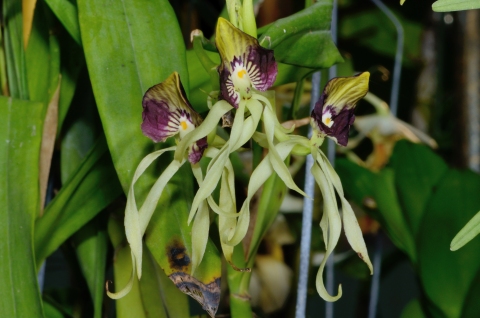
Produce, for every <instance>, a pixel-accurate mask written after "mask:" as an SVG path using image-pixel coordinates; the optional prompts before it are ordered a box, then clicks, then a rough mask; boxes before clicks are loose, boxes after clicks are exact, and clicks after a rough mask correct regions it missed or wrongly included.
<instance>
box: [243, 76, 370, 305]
mask: <svg viewBox="0 0 480 318" xmlns="http://www.w3.org/2000/svg"><path fill="white" fill-rule="evenodd" d="M369 77H370V74H369V73H368V72H365V73H361V74H359V75H357V76H353V77H339V78H334V79H332V80H330V81H329V82H328V83H327V85H326V86H325V89H324V90H323V94H322V96H321V97H320V100H319V101H318V102H317V103H316V104H315V108H314V109H313V111H312V114H311V117H310V123H311V125H312V128H313V132H312V137H311V139H310V140H309V139H307V138H305V137H302V136H295V135H287V137H288V138H287V139H286V140H284V141H282V142H279V143H278V144H276V145H275V148H276V149H277V151H278V153H279V154H280V156H281V159H285V158H286V157H287V156H288V154H290V153H294V154H298V155H307V154H311V155H312V156H313V158H314V165H313V166H312V168H311V172H312V174H313V176H314V178H315V181H316V182H317V184H318V186H319V188H320V190H321V192H322V196H323V216H322V219H321V222H320V227H321V229H322V232H323V238H324V242H325V248H326V252H325V257H324V259H323V261H322V262H321V264H320V268H319V271H318V274H317V279H316V286H317V291H318V293H319V294H320V296H321V297H322V298H323V299H325V300H327V301H336V300H337V299H339V298H340V297H341V295H342V290H341V287H339V291H338V294H337V295H336V296H331V295H330V294H328V292H327V290H326V289H325V286H324V283H323V269H324V267H325V264H326V261H327V258H328V257H329V256H330V254H331V253H332V251H333V249H334V248H335V246H336V245H337V242H338V239H339V236H340V233H341V229H342V220H343V227H344V231H345V235H346V237H347V240H348V242H349V243H350V245H351V247H352V249H353V250H354V251H355V252H356V253H357V254H358V256H359V257H360V258H361V259H362V260H363V261H364V262H365V263H366V264H367V266H368V267H369V269H370V271H371V272H373V267H372V264H371V262H370V259H369V257H368V252H367V249H366V246H365V242H364V240H363V237H362V232H361V230H360V227H359V225H358V221H357V219H356V217H355V214H354V212H353V210H352V207H351V206H350V204H349V203H348V201H347V200H346V199H345V196H344V192H343V188H342V184H341V181H340V178H339V177H338V175H337V173H336V172H335V170H334V169H333V167H332V165H331V164H330V162H329V161H328V159H327V157H326V156H325V154H324V153H323V152H322V151H321V150H320V148H319V147H320V146H321V144H322V143H323V141H324V139H325V137H328V138H330V139H332V140H334V141H335V142H336V143H337V144H338V145H340V146H345V145H346V144H347V142H348V133H349V129H350V126H351V125H352V124H353V122H354V120H355V115H354V114H353V112H354V108H355V106H356V104H357V102H358V101H359V100H360V99H361V98H363V97H364V96H365V94H366V93H367V91H368V80H369ZM254 138H256V140H257V141H258V142H259V143H261V144H262V143H263V144H265V138H266V137H265V136H264V135H263V134H260V133H256V134H255V136H254ZM269 155H270V153H269V154H268V155H267V157H268V156H269ZM267 157H265V158H264V159H263V160H262V162H261V163H260V164H259V165H258V167H257V168H256V169H255V171H254V172H253V173H252V176H251V178H250V182H249V186H248V187H249V188H248V196H247V201H248V200H250V199H251V197H252V195H253V193H254V192H255V191H257V190H258V189H259V187H260V185H261V184H263V183H264V182H265V180H266V177H268V176H267V175H266V173H267V172H272V171H273V169H272V166H271V164H270V162H269V161H268V159H267ZM335 192H336V193H337V194H338V196H339V198H340V201H341V205H342V216H341V215H340V213H339V210H338V206H337V199H336V195H335ZM242 209H248V203H247V204H246V205H245V204H244V206H243V207H242Z"/></svg>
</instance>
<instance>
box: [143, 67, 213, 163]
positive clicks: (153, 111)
mask: <svg viewBox="0 0 480 318" xmlns="http://www.w3.org/2000/svg"><path fill="white" fill-rule="evenodd" d="M142 106H143V114H142V118H143V123H142V126H141V127H142V132H143V134H144V135H145V136H147V137H149V138H150V139H152V140H153V141H154V142H160V141H161V142H164V141H165V140H166V139H167V138H169V137H172V136H174V135H177V134H179V136H180V138H182V137H184V136H185V135H186V134H187V133H189V132H190V131H192V130H193V129H195V127H198V126H199V125H200V124H201V123H202V118H201V117H200V115H199V114H198V113H197V112H196V111H195V110H194V109H193V108H192V106H191V105H190V103H189V102H188V100H187V98H186V96H185V90H184V89H183V86H182V83H181V81H180V77H179V75H178V73H177V72H174V73H172V75H170V76H169V77H168V78H167V79H166V80H165V81H163V82H162V83H160V84H157V85H155V86H153V87H151V88H150V89H149V90H148V91H147V92H146V93H145V95H144V96H143V102H142ZM205 148H207V140H206V138H202V139H200V140H198V141H197V142H196V143H195V144H194V145H193V146H192V147H191V149H190V151H189V156H188V158H189V161H190V162H192V163H196V162H198V161H199V160H200V159H201V158H202V154H203V151H204V150H205Z"/></svg>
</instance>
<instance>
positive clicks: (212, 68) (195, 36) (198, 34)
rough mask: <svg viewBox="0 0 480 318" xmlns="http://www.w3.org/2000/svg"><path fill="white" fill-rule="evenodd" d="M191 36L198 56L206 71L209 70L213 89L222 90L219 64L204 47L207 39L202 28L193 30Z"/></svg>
mask: <svg viewBox="0 0 480 318" xmlns="http://www.w3.org/2000/svg"><path fill="white" fill-rule="evenodd" d="M191 38H192V43H193V51H194V52H195V54H196V55H197V58H198V60H199V61H200V63H201V64H202V66H203V68H204V69H205V71H207V73H208V75H210V82H211V84H212V90H213V91H218V90H220V79H219V77H218V72H217V66H218V65H217V64H216V63H215V62H213V61H212V60H211V59H210V57H209V56H208V54H207V52H205V49H204V48H203V44H204V42H205V41H206V40H205V38H204V36H203V33H202V31H200V30H194V31H192V34H191Z"/></svg>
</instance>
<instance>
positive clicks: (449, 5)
mask: <svg viewBox="0 0 480 318" xmlns="http://www.w3.org/2000/svg"><path fill="white" fill-rule="evenodd" d="M475 9H480V2H479V1H478V0H438V1H435V2H434V3H433V4H432V10H433V11H436V12H449V11H460V10H475Z"/></svg>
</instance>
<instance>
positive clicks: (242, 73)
mask: <svg viewBox="0 0 480 318" xmlns="http://www.w3.org/2000/svg"><path fill="white" fill-rule="evenodd" d="M245 74H247V71H246V70H241V71H239V72H238V77H240V78H243V76H244V75H245Z"/></svg>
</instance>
